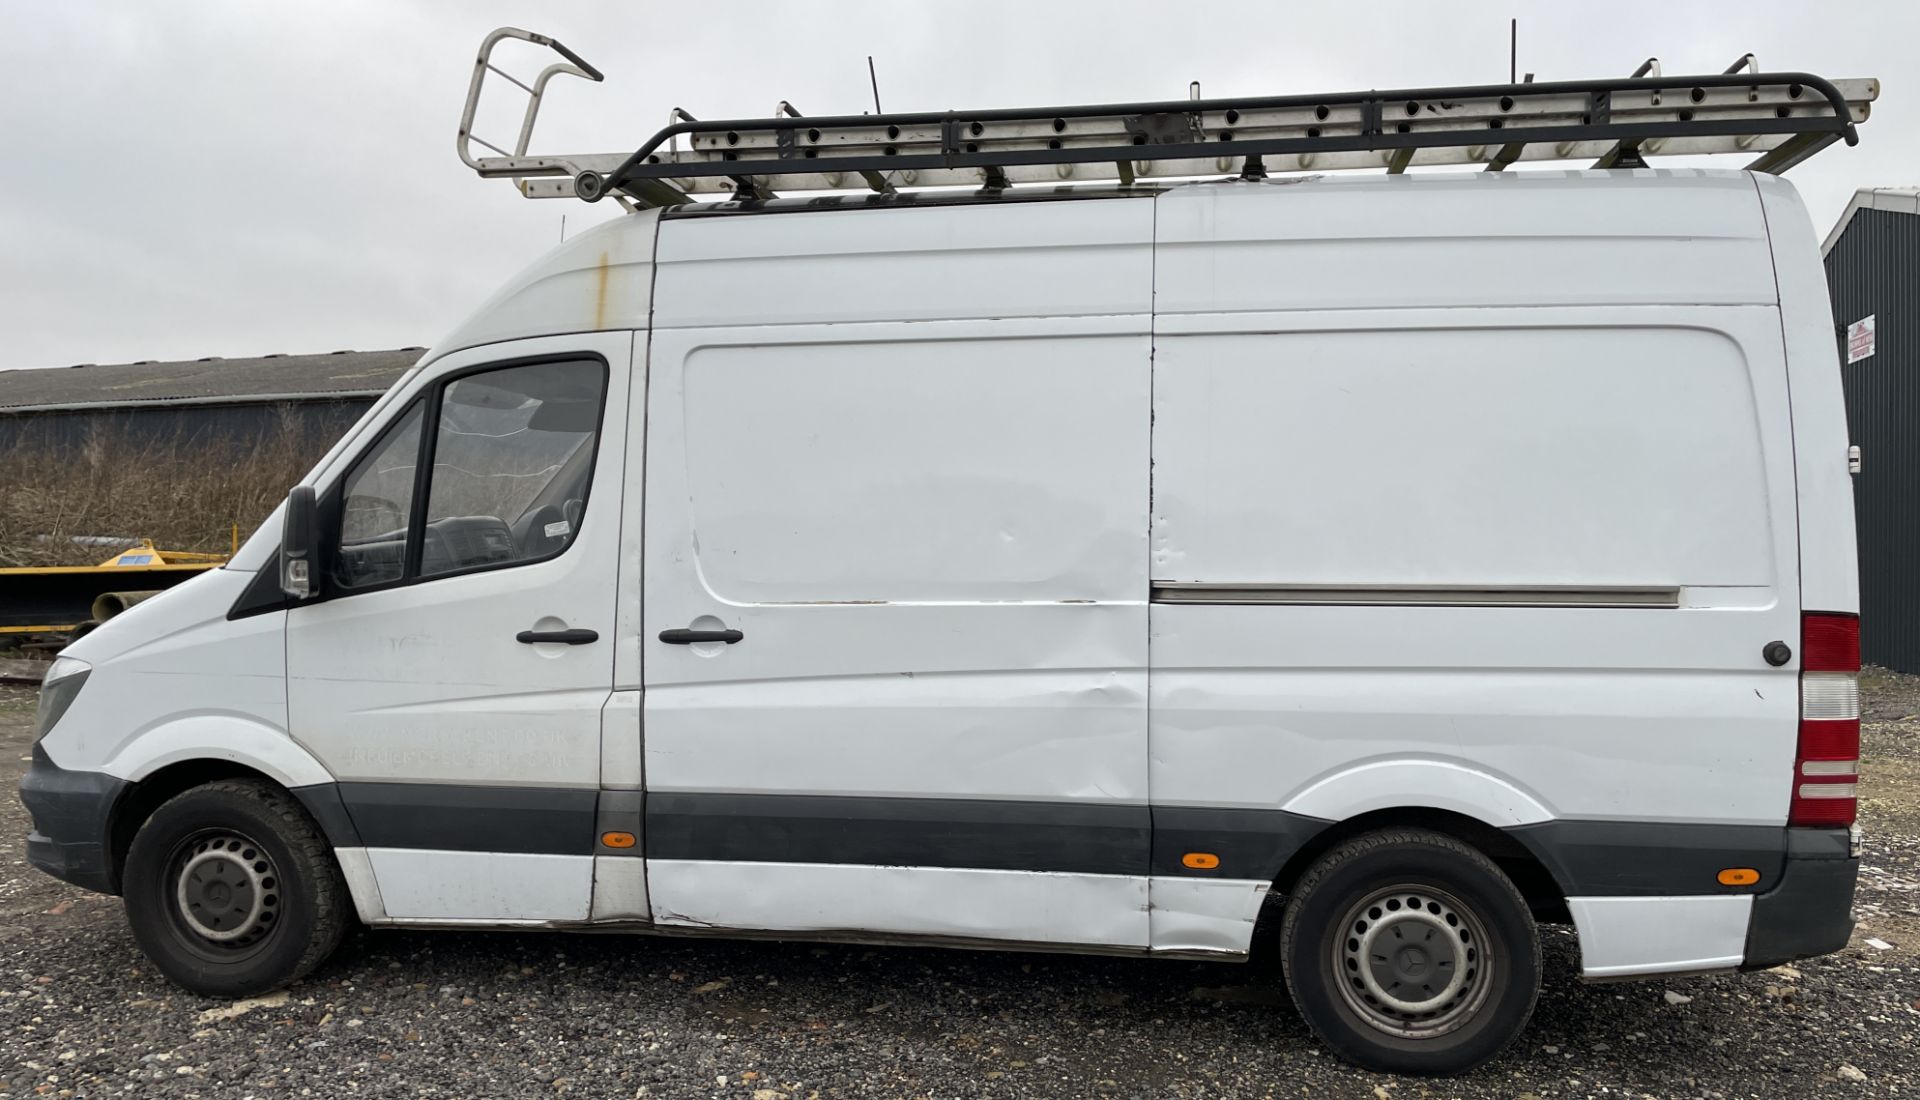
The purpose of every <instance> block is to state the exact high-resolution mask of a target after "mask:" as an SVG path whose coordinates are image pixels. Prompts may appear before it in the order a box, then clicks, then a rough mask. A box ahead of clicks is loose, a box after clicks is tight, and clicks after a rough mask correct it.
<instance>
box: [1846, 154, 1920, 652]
mask: <svg viewBox="0 0 1920 1100" xmlns="http://www.w3.org/2000/svg"><path fill="white" fill-rule="evenodd" d="M1825 251H1826V261H1827V285H1828V287H1829V288H1830V289H1831V291H1832V294H1833V319H1834V322H1835V324H1836V326H1837V329H1836V332H1835V334H1834V337H1835V339H1836V340H1837V341H1838V342H1839V345H1840V352H1841V362H1842V364H1843V366H1842V367H1841V378H1842V380H1843V382H1844V383H1845V386H1846V391H1847V427H1848V430H1849V431H1850V432H1851V434H1852V439H1853V442H1854V444H1855V445H1857V446H1858V447H1859V448H1860V451H1861V470H1860V473H1859V474H1858V475H1856V476H1855V477H1854V479H1853V502H1854V512H1855V516H1856V520H1855V522H1856V525H1857V527H1858V530H1859V539H1860V612H1861V620H1860V634H1861V649H1862V655H1863V656H1864V658H1865V659H1866V660H1867V661H1868V662H1869V663H1871V664H1876V665H1883V666H1885V667H1887V668H1893V669H1898V670H1900V671H1901V672H1920V188H1912V187H1906V188H1871V189H1865V190H1862V191H1860V192H1859V193H1858V194H1856V195H1854V197H1853V201H1852V202H1851V203H1849V204H1848V205H1847V210H1846V213H1844V214H1842V215H1841V216H1840V220H1839V221H1838V222H1836V223H1835V224H1834V227H1833V231H1832V232H1831V233H1829V234H1827V241H1826V249H1825ZM1849 359H1851V360H1852V362H1848V360H1849Z"/></svg>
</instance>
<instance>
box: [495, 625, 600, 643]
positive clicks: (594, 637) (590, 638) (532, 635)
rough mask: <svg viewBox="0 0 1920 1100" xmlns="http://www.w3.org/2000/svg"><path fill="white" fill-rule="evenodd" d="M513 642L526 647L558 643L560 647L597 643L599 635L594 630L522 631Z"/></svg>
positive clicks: (515, 636)
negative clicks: (521, 643)
mask: <svg viewBox="0 0 1920 1100" xmlns="http://www.w3.org/2000/svg"><path fill="white" fill-rule="evenodd" d="M513 640H514V641H516V642H524V643H525V644H527V645H536V644H538V643H540V642H559V643H560V644H561V645H586V644H587V643H588V642H597V641H599V640H600V633H599V631H595V630H580V629H574V630H522V631H521V632H520V633H518V634H515V635H514V636H513Z"/></svg>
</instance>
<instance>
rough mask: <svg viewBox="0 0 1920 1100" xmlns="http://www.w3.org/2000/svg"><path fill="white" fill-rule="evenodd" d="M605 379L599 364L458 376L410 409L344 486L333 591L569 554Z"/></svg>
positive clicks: (518, 368) (583, 506) (586, 481)
mask: <svg viewBox="0 0 1920 1100" xmlns="http://www.w3.org/2000/svg"><path fill="white" fill-rule="evenodd" d="M606 380H607V379H606V367H605V366H604V365H603V364H602V363H600V362H599V361H597V360H580V361H569V362H556V363H532V364H524V365H520V366H512V367H500V368H496V369H493V370H485V371H478V372H474V373H471V374H464V375H460V376H458V377H456V378H454V379H452V380H451V381H448V382H445V383H443V384H441V385H440V386H438V387H436V388H435V389H434V390H432V391H430V392H429V393H428V394H426V395H425V396H423V397H422V398H421V399H420V400H418V401H416V402H415V403H414V404H413V406H412V407H411V408H410V409H408V410H407V412H406V413H405V414H403V415H402V416H401V418H400V419H399V420H398V421H396V422H395V424H394V426H393V427H392V428H391V429H389V430H388V431H387V433H386V434H385V436H384V437H383V438H382V439H381V441H380V442H379V443H378V444H377V445H376V446H375V448H374V449H373V450H372V451H370V452H368V453H367V454H366V455H365V456H363V457H362V458H361V459H360V461H359V462H357V463H356V464H355V465H354V467H353V470H352V471H351V472H350V473H349V474H348V475H347V478H346V480H345V482H344V483H343V484H342V489H341V496H340V539H339V541H338V543H336V546H335V550H334V554H333V562H332V581H333V586H334V587H335V588H336V589H341V590H357V589H364V588H369V587H372V586H375V585H386V584H391V583H395V582H399V581H403V580H415V579H420V578H425V577H434V576H440V575H444V574H449V573H459V572H466V571H469V570H475V569H486V568H498V567H501V566H507V565H515V564H520V563H523V562H529V561H537V560H540V559H544V558H550V557H553V556H555V555H557V554H560V553H562V552H563V551H565V550H566V548H567V547H568V546H570V545H571V544H572V542H573V540H574V538H575V536H576V535H577V533H578V532H579V530H580V522H581V519H582V518H583V517H584V515H585V513H586V507H587V490H588V487H589V482H590V481H591V478H592V473H593V457H594V450H595V443H596V441H597V439H598V435H599V427H600V415H601V407H602V404H603V399H604V397H605V392H606ZM423 433H424V434H425V435H426V439H425V441H424V442H425V444H426V445H425V447H424V448H423V447H422V442H423V441H422V435H423ZM423 462H424V463H425V464H426V465H427V468H428V470H429V471H430V472H429V474H428V476H427V477H426V478H424V479H422V478H419V477H417V476H416V472H417V470H418V469H419V466H420V464H421V463H423ZM422 492H423V493H424V505H423V503H422V501H421V500H420V499H419V497H420V495H421V493H422Z"/></svg>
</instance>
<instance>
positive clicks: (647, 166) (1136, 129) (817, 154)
mask: <svg viewBox="0 0 1920 1100" xmlns="http://www.w3.org/2000/svg"><path fill="white" fill-rule="evenodd" d="M506 39H518V40H520V41H524V42H530V43H532V44H534V45H537V46H545V47H548V48H550V49H552V50H553V51H555V52H556V53H558V54H559V55H560V56H561V58H563V60H562V61H558V62H555V63H553V64H551V65H548V66H547V67H546V69H544V70H543V71H542V72H541V73H540V74H539V75H538V76H537V77H535V78H534V80H533V82H532V83H531V84H529V83H525V82H523V81H521V80H518V79H516V78H514V77H513V76H512V75H510V74H508V73H506V72H505V71H504V70H502V69H500V68H499V67H498V66H496V65H495V64H494V63H493V60H492V56H493V50H494V47H495V46H497V45H498V44H499V43H500V42H502V41H504V40H506ZM489 74H492V75H496V76H499V77H501V78H503V79H505V80H507V81H508V82H510V83H512V84H513V85H515V86H517V87H519V88H520V89H521V90H522V91H523V92H525V93H526V95H527V104H526V108H525V111H524V113H523V115H522V117H521V125H520V132H519V136H518V138H517V140H516V141H515V143H514V146H513V149H512V151H511V152H509V151H507V150H506V149H504V148H502V147H500V146H497V145H494V144H492V143H490V142H488V141H485V140H483V139H482V138H480V137H478V136H476V135H475V134H474V133H473V125H474V116H475V113H476V111H477V109H478V106H479V102H480V94H481V91H482V89H483V87H485V86H486V85H487V81H488V77H489ZM562 75H565V76H578V77H584V78H586V79H588V80H593V81H599V80H601V79H602V76H601V73H600V71H599V70H598V69H596V68H594V67H593V66H592V65H589V64H588V63H587V62H586V61H585V60H583V59H582V58H581V57H580V55H579V54H576V53H574V52H573V51H572V50H570V49H568V48H567V47H565V46H563V45H561V44H560V43H559V42H558V41H555V40H554V39H553V38H550V37H548V36H546V35H541V34H534V33H532V32H530V31H524V30H520V29H518V28H514V27H502V28H500V29H499V30H496V31H494V32H493V33H492V34H489V35H488V36H487V37H486V39H485V41H484V42H483V43H482V44H481V47H480V53H479V56H478V58H477V59H476V61H475V62H474V69H473V79H472V82H471V83H470V84H469V86H468V89H467V101H466V107H465V109H464V111H463V112H462V113H461V116H460V133H459V138H458V145H459V151H460V158H461V160H462V161H464V162H465V163H466V164H467V166H468V167H470V168H472V169H473V170H474V171H475V172H477V173H479V174H480V175H481V176H483V177H502V178H509V179H513V180H515V181H516V182H517V184H518V186H519V188H520V191H521V193H522V194H523V195H525V196H526V197H528V198H565V197H578V198H581V199H585V200H587V201H588V202H595V201H598V200H599V199H601V198H604V197H606V196H608V195H611V196H613V197H614V198H615V199H616V200H617V201H619V202H620V203H621V204H622V205H624V206H628V207H646V206H670V205H676V204H679V203H685V202H688V201H691V200H692V199H693V198H695V197H696V196H700V195H706V196H709V197H726V196H731V197H732V198H734V199H736V200H763V199H769V198H773V197H775V196H776V195H777V194H778V193H779V192H781V191H803V192H833V191H841V192H845V191H857V192H864V193H880V194H893V193H896V192H902V191H911V190H915V189H922V188H941V187H945V188H952V187H968V188H975V189H980V190H984V191H987V192H1005V191H1006V190H1007V189H1009V188H1014V187H1016V186H1017V185H1022V184H1029V185H1047V186H1049V187H1060V186H1062V185H1073V184H1086V183H1103V184H1108V185H1111V184H1114V183H1118V184H1119V185H1120V186H1122V187H1132V186H1138V185H1141V184H1144V183H1153V182H1156V181H1162V180H1170V179H1181V178H1192V177H1207V176H1214V177H1218V176H1236V177H1240V178H1245V179H1258V178H1262V177H1264V176H1266V175H1267V174H1269V173H1274V172H1322V171H1338V170H1355V169H1372V170H1375V171H1379V170H1385V171H1386V172H1389V173H1398V172H1404V171H1405V170H1406V169H1407V168H1409V167H1412V166H1416V165H1418V166H1426V165H1478V166H1481V167H1483V168H1484V169H1485V170H1486V171H1489V172H1499V171H1503V170H1505V169H1507V168H1508V167H1510V166H1512V165H1514V164H1518V163H1521V162H1528V161H1590V162H1591V163H1592V167H1595V168H1640V167H1645V166H1646V163H1647V159H1648V158H1650V157H1656V156H1659V157H1667V156H1693V155H1701V154H1712V153H1736V154H1744V155H1746V156H1748V157H1750V158H1751V160H1750V162H1749V163H1748V164H1747V165H1746V167H1747V168H1748V170H1750V171H1755V172H1771V173H1775V174H1778V173H1781V172H1785V171H1786V170H1787V169H1788V168H1791V167H1792V166H1794V165H1795V164H1798V163H1800V162H1801V161H1803V160H1805V159H1807V158H1808V157H1810V156H1812V155H1813V154H1814V153H1817V152H1819V151H1820V150H1821V149H1823V148H1825V147H1827V146H1828V145H1831V144H1832V143H1833V142H1835V141H1845V142H1846V143H1847V144H1848V145H1852V144H1854V143H1856V142H1857V141H1858V140H1859V137H1858V133H1857V131H1856V126H1857V124H1859V123H1861V122H1864V121H1865V120H1866V118H1867V114H1868V111H1869V109H1870V105H1871V104H1872V102H1873V100H1874V99H1875V98H1877V97H1878V96H1879V94H1880V82H1879V81H1878V80H1874V79H1860V80H1839V81H1829V80H1827V79H1825V78H1823V77H1818V76H1814V75H1812V74H1809V73H1795V72H1781V73H1763V72H1760V71H1759V66H1758V64H1757V62H1755V60H1754V57H1753V55H1752V54H1746V55H1744V56H1742V57H1741V58H1740V59H1739V60H1738V61H1736V62H1735V63H1734V64H1733V65H1732V66H1730V67H1729V68H1728V69H1727V70H1726V71H1725V72H1721V73H1713V74H1708V75H1699V76H1672V77H1668V76H1663V75H1662V74H1661V72H1660V64H1659V61H1658V60H1657V59H1652V58H1649V59H1648V60H1647V61H1646V62H1645V63H1643V64H1642V65H1641V66H1640V67H1639V69H1637V70H1635V72H1634V73H1633V75H1632V76H1630V77H1626V78H1624V79H1607V80H1570V81H1555V82H1551V83H1539V84H1535V83H1523V84H1488V85H1477V86H1465V87H1452V88H1417V89H1404V90H1398V91H1367V92H1345V93H1335V94H1326V95H1290V96H1263V97H1245V98H1229V99H1201V98H1199V85H1198V84H1197V83H1196V84H1194V85H1193V86H1192V92H1193V98H1191V99H1188V100H1182V101H1170V102H1159V103H1125V104H1117V103H1107V104H1087V105H1080V106H1071V107H1037V108H1013V109H998V110H983V111H935V112H908V113H886V114H872V115H866V114H862V115H833V116H807V115H802V114H801V113H800V112H799V111H797V110H795V109H794V107H793V106H792V105H791V104H789V103H787V102H785V101H784V100H783V101H782V102H781V103H780V104H779V106H778V107H777V108H776V109H775V112H774V115H773V117H771V118H758V119H736V120H731V121H725V122H702V121H700V120H698V119H696V118H694V117H693V116H692V115H690V114H688V113H686V112H685V111H683V110H681V109H679V108H677V107H676V108H674V110H673V111H672V113H671V114H670V115H669V117H668V125H667V126H666V127H665V128H663V129H661V130H660V131H659V132H658V133H656V134H654V135H653V137H651V138H649V139H648V140H647V141H646V143H645V144H643V145H641V146H640V147H639V148H637V149H635V150H633V151H632V152H613V153H588V154H578V155H539V156H536V155H531V154H529V153H528V152H527V145H528V142H529V140H530V139H531V137H532V134H533V126H534V120H535V118H536V117H537V116H538V114H539V111H540V102H541V97H542V96H543V94H544V93H545V91H546V87H547V83H548V82H549V81H550V80H551V79H552V78H553V77H555V76H562ZM682 138H684V139H685V145H684V147H683V146H682V144H681V139H682ZM476 145H477V146H481V147H483V148H484V149H486V150H488V151H490V152H491V153H492V154H493V155H491V156H485V155H476V153H475V149H474V147H475V146H476Z"/></svg>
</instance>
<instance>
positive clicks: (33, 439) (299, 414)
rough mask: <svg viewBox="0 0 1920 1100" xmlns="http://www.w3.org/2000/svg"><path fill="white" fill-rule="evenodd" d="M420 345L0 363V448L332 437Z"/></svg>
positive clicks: (356, 415)
mask: <svg viewBox="0 0 1920 1100" xmlns="http://www.w3.org/2000/svg"><path fill="white" fill-rule="evenodd" d="M422 350H423V349H421V348H401V349H399V350H396V351H340V352H334V353H332V354H330V355H268V356H263V357H261V358H258V359H218V358H209V359H198V360H194V361H192V362H184V363H159V362H145V363H119V364H113V365H108V366H96V365H93V364H90V363H89V364H83V365H81V366H76V367H65V368H58V367H55V368H46V369H38V370H8V371H0V448H7V447H10V446H15V445H21V444H27V445H45V444H53V445H57V446H77V445H80V444H83V443H85V442H86V441H87V440H88V439H90V438H93V437H94V435H95V433H99V432H107V433H112V434H114V435H116V436H118V437H120V438H122V439H128V440H132V441H136V442H146V441H156V440H166V441H176V442H180V443H184V444H189V445H199V444H205V443H209V442H238V443H246V442H250V441H257V440H259V439H261V438H263V437H265V436H266V435H268V434H270V433H276V432H284V431H299V432H303V433H311V434H313V435H315V436H322V437H325V438H329V439H331V438H335V437H337V436H338V435H339V434H340V433H341V432H343V431H345V430H346V428H347V426H348V425H350V424H352V423H353V422H354V421H355V420H356V419H358V418H359V416H360V414H361V413H362V412H364V411H365V410H366V408H367V406H368V405H370V404H372V403H373V399H374V398H376V397H378V396H380V394H382V393H384V392H386V389H387V387H388V386H390V385H392V384H393V381H394V379H396V378H399V377H400V375H401V374H402V373H403V372H405V371H406V369H407V368H408V367H410V366H412V365H413V364H414V362H415V361H416V360H418V359H419V358H420V353H421V351H422Z"/></svg>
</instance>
